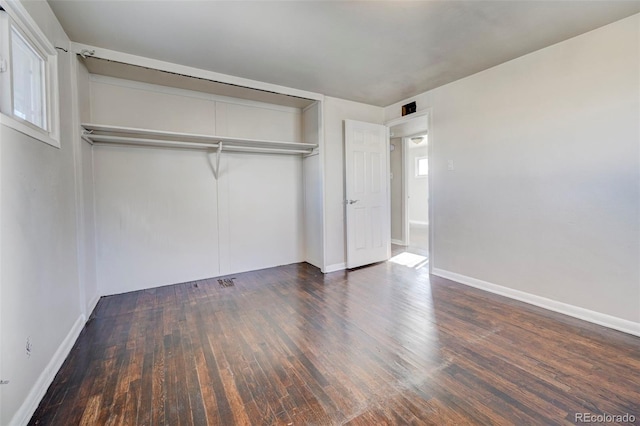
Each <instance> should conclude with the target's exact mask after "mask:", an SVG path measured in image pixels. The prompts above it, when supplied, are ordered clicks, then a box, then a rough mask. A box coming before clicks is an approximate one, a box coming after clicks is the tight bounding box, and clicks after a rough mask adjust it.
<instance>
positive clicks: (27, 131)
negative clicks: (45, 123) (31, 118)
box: [0, 113, 60, 149]
mask: <svg viewBox="0 0 640 426" xmlns="http://www.w3.org/2000/svg"><path fill="white" fill-rule="evenodd" d="M0 124H2V125H3V126H7V127H9V128H11V129H13V130H15V131H17V132H20V133H22V134H23V135H27V136H29V137H30V138H33V139H35V140H37V141H40V142H44V143H46V144H47V145H51V146H52V147H54V148H58V149H60V141H59V140H56V139H54V138H52V137H51V136H49V134H48V133H47V132H46V130H42V129H40V130H36V129H35V128H33V127H31V126H29V125H27V124H25V123H22V122H21V121H19V120H16V119H15V118H13V117H10V116H8V115H6V114H2V113H0Z"/></svg>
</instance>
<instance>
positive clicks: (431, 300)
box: [31, 262, 640, 426]
mask: <svg viewBox="0 0 640 426" xmlns="http://www.w3.org/2000/svg"><path fill="white" fill-rule="evenodd" d="M233 277H235V279H234V280H233V282H234V283H235V284H234V285H233V286H227V287H223V286H221V285H220V284H219V283H218V281H217V279H210V280H204V281H197V282H190V283H185V284H178V285H174V286H168V287H162V288H157V289H152V290H146V291H139V292H134V293H128V294H123V295H117V296H109V297H104V298H102V299H101V300H100V302H99V304H98V306H97V307H96V309H95V311H94V313H93V315H92V316H91V318H90V320H89V322H88V323H87V325H86V327H85V328H84V330H83V331H82V334H81V336H80V338H79V339H78V341H77V343H76V345H75V347H74V348H73V350H72V352H71V354H70V355H69V357H68V358H67V360H66V362H65V363H64V365H63V367H62V368H61V370H60V372H59V373H58V375H57V376H56V378H55V381H54V383H53V384H52V385H51V387H50V388H49V390H48V392H47V394H46V395H45V397H44V399H43V400H42V402H41V404H40V406H39V408H38V409H37V411H36V412H35V414H34V416H33V418H32V419H31V424H33V425H65V426H66V425H76V424H83V425H106V424H114V425H116V424H123V425H125V424H126V425H136V424H139V425H163V424H166V425H172V426H173V425H206V424H210V425H235V424H247V425H260V424H284V425H289V424H295V425H308V424H312V425H334V424H336V425H339V424H353V425H378V424H420V425H423V424H434V425H441V424H485V425H489V424H494V425H495V424H516V425H524V424H536V425H541V424H545V425H547V424H548V425H552V424H570V423H576V417H575V414H576V413H589V414H604V413H606V414H610V415H623V414H625V413H629V414H631V415H635V417H636V424H638V422H639V421H640V420H638V418H639V417H640V339H639V338H636V337H633V336H630V335H626V334H624V333H619V332H616V331H612V330H608V329H606V328H603V327H599V326H596V325H593V324H589V323H586V322H582V321H579V320H576V319H573V318H569V317H566V316H563V315H560V314H555V313H552V312H549V311H545V310H543V309H539V308H536V307H532V306H529V305H526V304H523V303H519V302H516V301H512V300H509V299H506V298H503V297H500V296H497V295H493V294H489V293H485V292H482V291H480V290H476V289H473V288H470V287H466V286H464V285H460V284H457V283H454V282H451V281H448V280H445V279H441V278H437V277H433V276H431V277H430V276H429V274H428V271H427V268H426V267H421V268H417V269H416V268H413V267H407V266H402V265H400V264H395V263H392V262H386V263H381V264H377V265H373V266H370V267H366V268H361V269H358V270H354V271H350V272H337V273H332V274H328V275H322V274H321V273H320V272H319V271H318V270H317V269H316V268H314V267H311V266H309V265H307V264H296V265H289V266H282V267H278V268H272V269H267V270H261V271H256V272H249V273H244V274H237V275H234V276H233ZM228 278H230V277H228Z"/></svg>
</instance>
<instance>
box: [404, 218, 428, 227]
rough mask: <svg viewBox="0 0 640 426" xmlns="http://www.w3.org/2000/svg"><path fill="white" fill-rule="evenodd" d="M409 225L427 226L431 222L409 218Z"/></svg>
mask: <svg viewBox="0 0 640 426" xmlns="http://www.w3.org/2000/svg"><path fill="white" fill-rule="evenodd" d="M409 225H415V226H422V227H425V228H426V227H428V226H429V222H425V221H423V220H409Z"/></svg>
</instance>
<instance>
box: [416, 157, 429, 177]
mask: <svg viewBox="0 0 640 426" xmlns="http://www.w3.org/2000/svg"><path fill="white" fill-rule="evenodd" d="M416 176H417V177H425V176H429V158H428V157H417V158H416Z"/></svg>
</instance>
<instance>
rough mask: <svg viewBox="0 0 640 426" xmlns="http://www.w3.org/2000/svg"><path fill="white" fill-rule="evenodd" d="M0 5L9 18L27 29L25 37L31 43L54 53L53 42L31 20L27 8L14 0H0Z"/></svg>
mask: <svg viewBox="0 0 640 426" xmlns="http://www.w3.org/2000/svg"><path fill="white" fill-rule="evenodd" d="M0 6H2V8H3V9H4V10H5V12H7V13H8V14H9V16H10V17H11V19H13V20H14V21H16V22H18V24H19V25H20V26H22V27H25V28H26V29H27V30H28V33H27V34H26V35H27V38H29V39H31V42H32V43H36V44H39V45H41V46H42V47H43V48H45V49H46V50H47V52H46V53H47V54H49V55H55V54H56V50H55V47H53V44H51V42H50V41H49V39H48V38H47V36H46V35H45V34H44V33H43V32H42V30H41V29H40V27H38V24H36V21H34V20H33V18H32V17H31V15H29V12H27V9H25V8H24V6H23V5H22V4H21V3H20V2H19V1H16V0H0Z"/></svg>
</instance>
